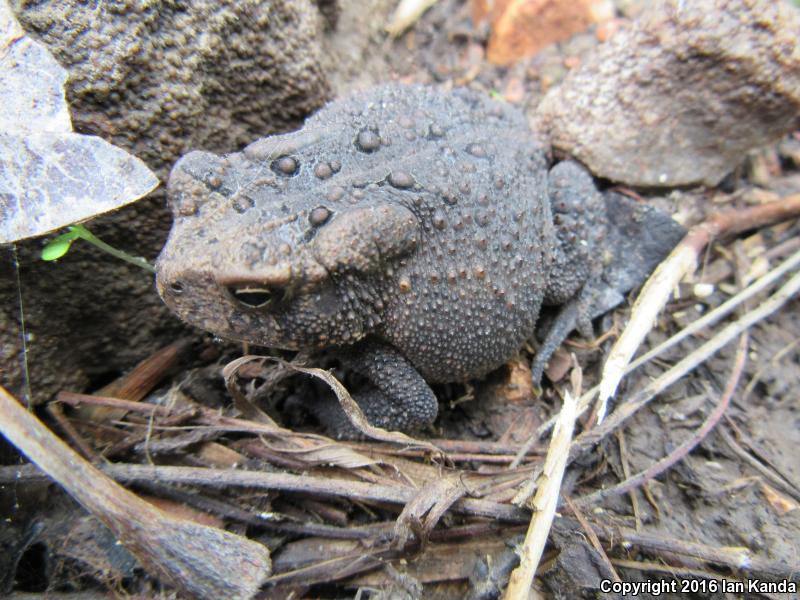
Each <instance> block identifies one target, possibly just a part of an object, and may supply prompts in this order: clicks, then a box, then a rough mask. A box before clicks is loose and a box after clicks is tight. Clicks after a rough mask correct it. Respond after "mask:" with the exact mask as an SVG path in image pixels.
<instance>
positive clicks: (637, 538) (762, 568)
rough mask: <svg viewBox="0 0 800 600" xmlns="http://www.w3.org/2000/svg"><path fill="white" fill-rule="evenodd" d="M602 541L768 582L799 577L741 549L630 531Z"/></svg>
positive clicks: (605, 534) (605, 535)
mask: <svg viewBox="0 0 800 600" xmlns="http://www.w3.org/2000/svg"><path fill="white" fill-rule="evenodd" d="M598 535H599V536H600V538H601V539H605V540H606V541H612V540H613V541H616V542H617V543H620V544H623V545H624V544H630V545H633V546H638V547H639V548H641V549H643V550H649V551H651V552H658V553H662V552H663V553H670V554H680V555H683V556H692V557H694V558H699V559H700V560H703V561H705V562H709V563H714V564H718V565H724V566H726V567H729V568H731V569H733V570H742V571H748V572H750V573H758V574H762V575H764V576H767V577H769V578H774V579H777V580H780V579H790V580H796V579H797V577H798V569H797V565H796V564H795V565H792V564H787V563H784V562H781V561H769V560H767V559H765V558H762V557H760V556H754V555H753V554H752V553H751V552H750V550H748V549H747V548H741V547H730V546H722V547H713V546H707V545H705V544H698V543H697V542H687V541H684V540H678V539H675V538H671V537H668V536H666V535H663V534H661V533H657V534H653V533H644V532H637V531H633V530H629V529H622V530H618V531H617V530H614V531H613V532H612V531H603V530H600V531H598Z"/></svg>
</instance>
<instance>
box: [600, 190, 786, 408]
mask: <svg viewBox="0 0 800 600" xmlns="http://www.w3.org/2000/svg"><path fill="white" fill-rule="evenodd" d="M798 215H800V194H794V195H792V196H788V197H786V198H782V199H781V200H777V201H775V202H770V203H768V204H762V205H760V206H754V207H751V208H746V209H744V210H731V211H727V212H724V213H720V214H717V215H715V216H713V217H711V218H710V219H709V220H708V221H706V222H704V223H701V224H700V225H697V226H695V227H693V228H692V229H691V231H689V233H688V234H686V237H684V239H683V240H682V241H681V243H680V244H678V245H677V246H676V247H675V249H674V250H673V251H672V253H671V254H670V255H669V257H667V259H666V260H665V261H664V262H663V263H661V264H660V265H659V267H658V268H657V269H656V270H655V272H654V273H653V274H652V275H651V276H650V279H648V281H647V283H646V284H645V285H644V287H643V288H642V291H641V293H640V294H639V297H638V298H637V299H636V303H635V304H634V306H633V310H632V311H631V319H630V322H629V323H628V325H627V327H626V328H625V331H623V332H622V335H620V337H619V339H618V340H617V342H616V344H614V347H613V348H612V349H611V352H610V353H609V356H608V359H607V360H606V364H605V366H604V368H603V378H602V380H601V381H600V397H599V403H598V410H597V422H598V423H602V421H603V418H604V417H605V412H606V406H607V403H608V400H609V399H610V398H611V397H612V396H613V395H614V394H615V393H616V391H617V386H618V385H619V382H620V380H621V379H622V377H623V375H624V373H625V369H626V367H627V366H628V364H629V363H630V361H631V358H632V357H633V354H634V353H635V352H636V350H637V348H638V347H639V346H640V345H641V343H642V340H643V339H644V337H645V336H646V335H647V333H648V332H649V331H650V330H651V329H652V327H653V323H655V320H656V317H657V316H658V313H659V312H660V311H661V309H662V308H664V306H665V305H666V303H667V300H668V299H669V297H670V294H671V293H672V290H673V289H674V288H675V286H676V285H678V282H679V281H680V280H681V279H682V278H683V277H684V275H686V274H687V273H690V272H692V271H694V270H695V268H696V267H697V258H698V256H699V255H700V253H701V252H702V250H703V248H705V247H706V246H707V245H708V244H709V243H710V242H711V240H713V239H714V238H716V237H719V236H720V235H728V234H735V233H740V232H742V231H746V230H748V229H753V228H756V227H762V226H764V225H768V224H773V223H776V222H779V221H783V220H786V219H789V218H792V217H797V216H798Z"/></svg>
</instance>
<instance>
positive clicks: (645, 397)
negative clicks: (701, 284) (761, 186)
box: [570, 273, 800, 457]
mask: <svg viewBox="0 0 800 600" xmlns="http://www.w3.org/2000/svg"><path fill="white" fill-rule="evenodd" d="M798 291H800V273H799V274H796V275H794V276H793V277H792V278H791V279H789V281H787V282H786V283H785V284H784V285H783V286H782V287H781V288H780V289H779V290H778V291H776V292H775V293H774V294H773V295H772V296H770V297H769V298H768V299H767V300H765V301H764V302H763V303H762V304H761V305H760V306H759V307H757V308H755V309H754V310H751V311H749V312H747V313H745V314H744V315H743V316H742V317H741V318H739V319H738V320H736V321H734V322H733V323H731V324H729V325H728V326H727V327H725V328H724V329H723V330H722V331H720V332H719V333H718V334H717V335H715V336H714V337H713V338H711V339H710V340H709V341H708V342H706V343H705V344H703V345H702V346H700V347H699V348H698V349H696V350H695V351H694V352H692V353H691V354H689V356H687V357H686V358H684V359H683V360H681V361H680V362H678V363H677V364H676V365H675V366H674V367H672V368H671V369H670V370H668V371H667V372H666V373H663V374H662V375H661V376H659V377H658V378H657V379H655V380H654V381H652V382H651V383H649V384H648V385H647V386H645V387H644V388H643V389H642V390H640V391H639V392H637V393H635V394H634V395H633V397H632V398H631V400H630V401H629V402H626V403H625V404H622V405H620V406H619V407H618V408H617V410H615V411H614V412H613V413H612V414H611V416H610V417H608V419H606V420H605V421H604V422H603V423H602V424H600V425H598V426H597V427H595V428H594V429H593V430H591V431H586V432H584V433H582V434H581V435H579V436H578V437H577V438H576V440H575V441H574V442H573V443H572V450H571V452H570V456H571V457H574V456H576V455H577V454H579V453H581V452H583V451H585V450H586V449H588V448H590V447H592V446H593V445H594V444H596V443H597V442H599V441H600V440H601V439H602V438H603V437H605V436H606V435H607V434H608V433H609V432H611V431H613V430H614V429H616V428H617V427H619V426H620V425H621V424H622V423H624V422H625V421H626V420H627V419H628V418H629V417H631V416H632V415H633V414H634V413H636V411H638V410H639V409H640V408H642V407H643V406H645V405H646V404H647V403H648V402H650V400H652V399H653V398H654V397H655V396H656V395H657V394H659V393H661V392H662V391H663V390H664V389H666V388H667V387H669V386H670V385H672V384H673V383H675V382H676V381H678V380H679V379H680V378H681V377H683V376H684V375H686V374H687V373H689V372H690V371H692V370H693V369H694V368H695V367H697V365H699V364H701V363H703V362H704V361H706V360H708V358H709V357H711V356H712V355H714V354H715V353H716V352H717V351H719V349H720V348H722V347H723V346H725V345H727V344H728V343H729V342H730V341H731V340H733V339H734V338H736V337H737V336H739V335H741V334H742V333H743V332H744V331H746V330H747V329H748V328H749V327H752V326H753V325H754V324H755V323H758V322H759V321H761V320H762V319H765V318H766V317H768V316H769V315H771V314H772V313H774V312H775V311H777V310H778V309H779V308H781V307H782V306H783V305H784V304H786V302H788V301H789V300H790V299H791V298H792V297H793V296H794V295H795V294H797V292H798Z"/></svg>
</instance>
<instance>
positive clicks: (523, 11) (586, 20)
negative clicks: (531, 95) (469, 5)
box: [472, 0, 614, 65]
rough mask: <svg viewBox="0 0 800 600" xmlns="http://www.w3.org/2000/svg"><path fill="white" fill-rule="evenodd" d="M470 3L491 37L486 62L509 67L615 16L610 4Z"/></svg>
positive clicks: (596, 0)
mask: <svg viewBox="0 0 800 600" xmlns="http://www.w3.org/2000/svg"><path fill="white" fill-rule="evenodd" d="M488 4H489V3H487V2H485V1H483V0H475V1H474V2H473V13H472V14H473V18H476V17H477V18H482V17H483V16H485V15H486V14H488V16H489V19H490V22H491V30H492V31H491V36H490V37H489V47H488V52H487V58H488V59H489V62H492V63H494V64H496V65H509V64H511V63H513V62H514V61H516V60H519V59H521V58H524V57H526V56H533V55H534V54H536V53H537V52H539V51H540V50H541V49H542V48H544V47H545V46H548V45H550V44H553V43H555V42H560V41H563V40H566V39H569V38H570V37H572V36H573V35H574V34H576V33H578V32H581V31H584V30H585V29H587V28H588V27H589V26H590V25H592V24H593V23H597V22H599V21H603V20H605V19H610V18H611V17H613V16H614V6H613V4H612V3H611V2H610V0H498V1H497V2H494V3H492V6H491V7H489V6H488Z"/></svg>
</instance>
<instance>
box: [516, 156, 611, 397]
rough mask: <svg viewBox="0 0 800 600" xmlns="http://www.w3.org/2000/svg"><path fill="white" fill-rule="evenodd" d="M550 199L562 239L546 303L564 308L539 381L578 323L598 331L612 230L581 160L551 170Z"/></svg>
mask: <svg viewBox="0 0 800 600" xmlns="http://www.w3.org/2000/svg"><path fill="white" fill-rule="evenodd" d="M548 197H549V199H550V209H551V212H552V215H553V225H554V228H555V233H556V240H555V248H554V249H553V260H552V263H551V266H550V277H549V281H548V285H547V289H546V291H545V297H544V303H545V304H546V305H550V306H559V307H560V308H559V311H558V314H557V315H556V317H555V319H553V321H552V322H551V324H550V327H549V328H548V329H547V332H546V335H545V339H544V342H543V343H542V345H541V346H540V348H539V351H538V352H537V353H536V357H535V358H534V360H533V364H532V367H531V368H532V375H533V382H534V384H536V385H538V384H539V382H540V381H541V378H542V373H543V372H544V369H545V367H546V366H547V361H549V360H550V357H551V356H552V355H553V352H555V351H556V349H557V348H558V347H559V346H560V345H561V342H563V341H564V339H565V338H566V337H567V336H568V335H569V334H570V333H571V332H572V330H573V329H575V327H576V326H577V327H578V329H579V330H580V332H581V334H583V335H584V336H586V337H591V335H592V327H591V322H590V318H589V315H590V312H591V306H592V305H593V304H594V302H595V297H596V295H597V292H598V290H599V288H600V285H599V279H600V273H601V272H602V270H603V265H604V262H605V257H604V255H603V254H602V249H603V248H604V246H605V244H604V241H605V238H606V235H607V229H608V227H607V225H608V224H607V220H606V211H605V202H604V201H603V197H602V196H601V194H600V192H598V191H597V188H596V187H595V185H594V180H593V179H592V176H591V175H590V174H589V172H588V171H587V170H586V169H584V168H583V167H582V166H581V165H579V164H578V163H576V162H573V161H564V162H561V163H558V164H557V165H556V166H554V167H553V168H552V169H551V170H550V173H549V175H548Z"/></svg>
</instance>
